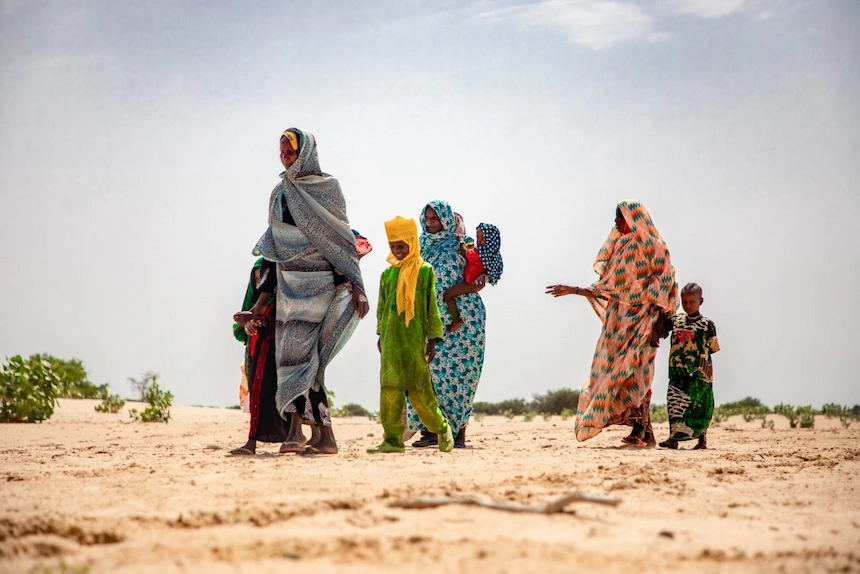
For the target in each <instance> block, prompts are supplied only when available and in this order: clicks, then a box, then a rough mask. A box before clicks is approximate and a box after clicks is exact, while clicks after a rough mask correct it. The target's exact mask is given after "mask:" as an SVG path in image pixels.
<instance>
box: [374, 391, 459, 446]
mask: <svg viewBox="0 0 860 574" xmlns="http://www.w3.org/2000/svg"><path fill="white" fill-rule="evenodd" d="M408 392H409V402H410V403H412V406H413V407H414V408H415V412H416V413H418V417H419V418H420V419H421V422H422V423H423V424H424V426H425V427H427V430H429V431H430V432H433V433H437V434H444V433H445V431H446V430H447V428H448V421H447V420H445V416H444V415H443V414H442V411H441V410H439V403H437V402H436V393H434V392H433V387H430V388H428V389H427V390H424V391H408ZM406 393H407V391H404V390H403V389H400V388H397V387H382V389H381V390H380V392H379V420H380V421H381V422H382V430H383V431H384V442H386V443H388V444H390V445H391V446H399V447H402V446H403V431H404V430H406V425H404V424H403V417H402V415H403V407H404V406H405V405H406Z"/></svg>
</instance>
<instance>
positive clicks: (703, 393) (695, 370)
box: [666, 313, 720, 441]
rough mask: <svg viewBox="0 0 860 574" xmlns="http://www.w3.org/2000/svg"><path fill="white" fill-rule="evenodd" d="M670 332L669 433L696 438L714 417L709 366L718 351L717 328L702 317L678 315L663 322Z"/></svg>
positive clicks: (711, 365)
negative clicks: (712, 356) (713, 355)
mask: <svg viewBox="0 0 860 574" xmlns="http://www.w3.org/2000/svg"><path fill="white" fill-rule="evenodd" d="M666 323H667V325H666V327H667V328H668V329H669V330H671V331H672V348H671V350H670V351H669V388H668V392H667V407H668V410H669V433H670V437H669V438H671V439H674V440H678V441H683V440H692V439H696V438H699V437H700V436H701V435H702V434H703V433H704V432H705V431H707V430H708V425H710V424H711V417H713V414H714V387H713V375H714V370H713V363H712V362H711V355H712V354H713V353H716V352H718V351H719V350H720V343H719V341H718V339H717V328H716V326H715V325H714V323H713V321H711V320H709V319H708V318H707V317H705V316H704V315H697V316H695V317H692V316H689V315H686V314H684V313H678V314H677V315H675V316H674V317H671V318H669V319H667V320H666Z"/></svg>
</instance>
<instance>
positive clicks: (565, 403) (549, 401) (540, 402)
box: [531, 388, 579, 415]
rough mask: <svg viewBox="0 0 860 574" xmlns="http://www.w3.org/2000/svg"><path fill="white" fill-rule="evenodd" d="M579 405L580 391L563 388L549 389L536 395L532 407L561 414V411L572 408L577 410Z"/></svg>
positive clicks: (541, 411)
mask: <svg viewBox="0 0 860 574" xmlns="http://www.w3.org/2000/svg"><path fill="white" fill-rule="evenodd" d="M577 406H579V391H575V390H573V389H568V388H561V389H556V390H554V391H547V392H546V394H543V395H535V396H534V400H533V401H532V404H531V408H532V410H534V411H535V412H539V413H551V414H554V415H560V414H561V411H563V410H565V409H570V410H573V411H576V408H577Z"/></svg>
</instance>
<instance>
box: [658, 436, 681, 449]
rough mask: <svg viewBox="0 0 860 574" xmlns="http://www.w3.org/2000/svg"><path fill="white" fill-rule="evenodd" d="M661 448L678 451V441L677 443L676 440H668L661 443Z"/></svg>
mask: <svg viewBox="0 0 860 574" xmlns="http://www.w3.org/2000/svg"><path fill="white" fill-rule="evenodd" d="M660 448H672V449H677V448H678V441H676V440H675V439H671V438H668V439H666V440H664V441H663V442H661V443H660Z"/></svg>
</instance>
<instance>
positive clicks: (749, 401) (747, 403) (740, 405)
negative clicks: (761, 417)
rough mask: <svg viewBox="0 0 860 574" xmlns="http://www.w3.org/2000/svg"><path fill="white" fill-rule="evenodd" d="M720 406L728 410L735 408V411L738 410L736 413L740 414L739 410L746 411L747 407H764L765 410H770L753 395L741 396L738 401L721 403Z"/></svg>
mask: <svg viewBox="0 0 860 574" xmlns="http://www.w3.org/2000/svg"><path fill="white" fill-rule="evenodd" d="M720 407H722V408H724V409H727V410H730V411H731V410H736V411H738V414H740V413H741V412H746V411H748V410H749V409H759V408H764V410H765V412H770V409H768V408H767V406H765V404H764V403H762V402H761V401H760V400H758V399H755V398H753V397H746V398H743V399H741V400H739V401H734V402H732V403H723V404H721V405H720Z"/></svg>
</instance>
